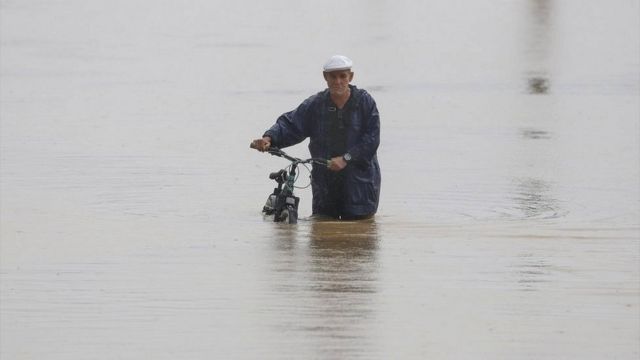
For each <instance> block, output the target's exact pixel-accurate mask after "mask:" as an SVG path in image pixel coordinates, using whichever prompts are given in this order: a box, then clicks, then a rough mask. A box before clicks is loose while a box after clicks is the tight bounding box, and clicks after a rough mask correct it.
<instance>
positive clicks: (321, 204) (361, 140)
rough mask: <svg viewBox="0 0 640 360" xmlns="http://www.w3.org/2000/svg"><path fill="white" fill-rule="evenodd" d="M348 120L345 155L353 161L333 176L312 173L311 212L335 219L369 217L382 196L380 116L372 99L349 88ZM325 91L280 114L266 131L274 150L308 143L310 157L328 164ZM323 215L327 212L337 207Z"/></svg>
mask: <svg viewBox="0 0 640 360" xmlns="http://www.w3.org/2000/svg"><path fill="white" fill-rule="evenodd" d="M350 88H351V98H350V100H349V102H348V104H349V105H348V106H349V108H350V110H349V112H348V114H349V116H348V117H347V119H345V130H346V143H345V145H346V146H345V148H346V151H347V152H348V153H349V154H351V157H352V160H351V161H349V162H348V165H347V167H346V168H344V169H343V170H342V171H340V172H338V173H335V172H332V171H330V170H328V169H327V168H326V167H323V166H319V165H314V166H313V170H312V172H311V174H312V181H311V185H312V189H313V213H314V214H324V215H332V216H335V215H336V214H337V215H338V216H345V215H346V216H361V215H367V214H373V213H375V212H376V210H377V208H378V200H379V197H380V166H379V164H378V159H377V156H376V151H377V149H378V145H379V144H380V115H379V114H378V109H377V107H376V103H375V100H374V99H373V97H371V95H369V93H367V92H366V91H365V90H361V89H358V88H357V87H355V86H353V85H350ZM335 110H336V109H335V105H333V103H332V101H331V99H330V96H329V90H328V89H325V90H324V91H322V92H319V93H317V94H316V95H313V96H311V97H309V98H308V99H306V100H305V101H304V102H303V103H302V104H300V105H299V106H298V107H297V108H296V109H295V110H293V111H290V112H287V113H284V114H282V115H281V116H280V117H279V118H278V119H277V121H276V123H275V124H274V125H273V126H272V127H271V128H270V129H269V130H267V132H265V134H264V135H265V136H269V137H271V143H272V146H276V147H280V148H284V147H287V146H291V145H295V144H298V143H300V142H302V141H303V140H305V139H306V138H309V152H310V153H311V156H312V157H314V158H323V159H330V158H331V157H332V155H334V156H335V154H331V149H330V147H331V139H330V131H331V130H330V126H329V125H328V122H329V118H330V116H329V112H330V111H335ZM336 177H339V178H340V182H339V183H340V184H341V185H340V186H341V190H342V191H341V192H340V195H339V196H340V199H342V201H341V202H340V204H337V205H335V204H333V202H332V200H331V198H332V197H333V198H335V196H332V192H335V191H336V189H335V186H333V185H332V184H335V182H334V180H335V179H336ZM335 206H337V207H338V208H337V209H334V211H329V213H331V214H328V213H327V207H330V208H331V207H335Z"/></svg>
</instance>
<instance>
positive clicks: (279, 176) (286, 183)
mask: <svg viewBox="0 0 640 360" xmlns="http://www.w3.org/2000/svg"><path fill="white" fill-rule="evenodd" d="M251 147H253V145H252V146H251ZM267 152H268V153H269V154H271V155H274V156H279V157H282V158H285V159H287V160H289V161H290V162H291V164H290V165H289V166H287V167H286V168H284V169H281V170H279V171H276V172H272V173H271V174H269V179H271V180H275V182H277V183H278V187H277V188H274V189H273V193H272V194H271V195H269V197H268V198H267V202H266V204H265V205H264V207H263V208H262V212H263V213H265V215H273V221H275V222H287V223H289V224H296V223H297V222H298V204H300V198H299V197H297V196H295V195H294V194H293V191H294V188H296V186H295V182H296V180H297V179H298V173H297V172H296V171H297V169H298V165H305V164H318V165H322V166H327V163H328V160H326V159H318V158H309V159H304V160H302V159H298V158H296V157H293V156H289V155H287V153H285V152H284V151H282V150H280V149H278V148H276V147H272V148H270V149H269V150H267Z"/></svg>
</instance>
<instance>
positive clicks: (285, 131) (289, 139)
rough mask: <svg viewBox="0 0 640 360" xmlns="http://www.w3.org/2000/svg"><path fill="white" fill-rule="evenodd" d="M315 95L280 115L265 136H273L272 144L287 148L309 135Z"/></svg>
mask: <svg viewBox="0 0 640 360" xmlns="http://www.w3.org/2000/svg"><path fill="white" fill-rule="evenodd" d="M312 99H313V97H310V98H308V99H307V100H305V101H304V102H303V103H302V104H300V105H299V106H298V107H297V108H296V109H294V110H292V111H289V112H286V113H284V114H282V115H280V116H279V117H278V119H277V120H276V123H275V124H274V125H273V126H272V127H271V128H270V129H269V130H267V131H266V132H265V133H264V135H263V136H269V137H271V144H272V145H273V146H277V147H279V148H285V147H287V146H292V145H295V144H298V143H300V142H302V141H303V140H304V139H306V138H307V137H308V136H309V135H308V123H309V119H310V117H311V104H312Z"/></svg>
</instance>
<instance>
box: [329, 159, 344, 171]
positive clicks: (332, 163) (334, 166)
mask: <svg viewBox="0 0 640 360" xmlns="http://www.w3.org/2000/svg"><path fill="white" fill-rule="evenodd" d="M345 167H347V162H346V161H345V160H344V158H343V157H342V156H336V157H334V158H332V159H331V160H329V163H328V164H327V168H329V170H331V171H335V172H338V171H341V170H342V169H344V168H345Z"/></svg>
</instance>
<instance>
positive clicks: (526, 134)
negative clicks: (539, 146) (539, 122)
mask: <svg viewBox="0 0 640 360" xmlns="http://www.w3.org/2000/svg"><path fill="white" fill-rule="evenodd" d="M521 134H522V137H523V138H525V139H530V140H540V139H551V133H549V132H548V131H546V130H541V129H535V128H527V129H522V130H521Z"/></svg>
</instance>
